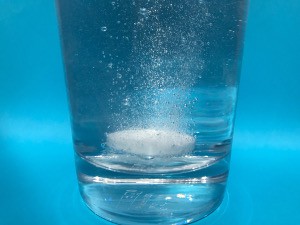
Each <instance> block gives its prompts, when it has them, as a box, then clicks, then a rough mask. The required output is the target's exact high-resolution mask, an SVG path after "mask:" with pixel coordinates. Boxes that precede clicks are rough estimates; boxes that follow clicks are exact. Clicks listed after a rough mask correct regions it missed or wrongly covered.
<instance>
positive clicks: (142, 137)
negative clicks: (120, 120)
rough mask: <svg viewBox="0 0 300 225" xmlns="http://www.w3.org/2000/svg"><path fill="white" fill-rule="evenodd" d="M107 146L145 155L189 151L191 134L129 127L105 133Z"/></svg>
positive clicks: (192, 146)
mask: <svg viewBox="0 0 300 225" xmlns="http://www.w3.org/2000/svg"><path fill="white" fill-rule="evenodd" d="M106 144H107V146H108V147H110V148H113V149H117V150H123V151H126V152H129V153H134V154H138V155H145V156H167V155H178V154H183V153H188V152H191V151H192V150H193V149H194V147H195V138H194V137H193V136H190V135H187V134H184V133H180V132H176V131H169V130H156V129H129V130H123V131H117V132H114V133H109V134H107V142H106Z"/></svg>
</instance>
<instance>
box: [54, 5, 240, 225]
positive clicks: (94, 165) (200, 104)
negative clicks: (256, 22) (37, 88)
mask: <svg viewBox="0 0 300 225" xmlns="http://www.w3.org/2000/svg"><path fill="white" fill-rule="evenodd" d="M57 6H58V15H59V19H60V29H61V38H62V47H63V53H64V63H65V69H66V78H67V85H68V94H69V102H70V109H71V122H72V131H73V140H74V148H75V158H76V168H77V175H78V181H79V187H80V192H81V195H82V197H83V199H84V200H85V202H86V203H87V205H88V207H90V208H91V209H92V210H93V211H94V212H95V213H96V214H98V215H100V216H102V217H104V218H105V219H108V220H111V221H113V222H116V223H118V224H140V223H143V224H153V223H156V224H185V223H189V222H192V221H195V220H198V219H200V218H202V217H204V216H206V215H208V214H209V213H211V212H212V211H213V210H214V209H216V208H217V207H218V205H219V204H220V202H221V201H222V198H223V195H224V190H225V187H226V180H227V176H228V171H229V160H230V150H231V142H232V135H233V123H234V112H235V104H236V95H237V87H238V80H239V79H238V77H239V71H240V64H241V52H242V41H243V33H244V24H245V14H246V9H245V8H246V1H244V0H239V1H231V0H224V1H222V3H220V1H216V0H210V1H209V0H201V1H200V0H189V1H174V0H147V1H146V0H145V1H144V0H141V1H120V0H119V1H117V0H114V1H107V0H105V1H94V0H89V1H71V0H67V1H60V0H58V1H57Z"/></svg>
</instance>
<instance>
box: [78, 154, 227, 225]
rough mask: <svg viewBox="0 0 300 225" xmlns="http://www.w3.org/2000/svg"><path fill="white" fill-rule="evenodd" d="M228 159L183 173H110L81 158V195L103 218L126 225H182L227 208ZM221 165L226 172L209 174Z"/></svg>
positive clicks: (79, 167) (79, 161)
mask: <svg viewBox="0 0 300 225" xmlns="http://www.w3.org/2000/svg"><path fill="white" fill-rule="evenodd" d="M225 159H226V157H225V158H223V160H220V161H217V162H216V163H215V164H213V165H209V166H208V168H203V169H200V170H196V171H189V172H185V173H181V174H177V175H176V174H175V175H174V174H143V173H142V174H127V173H124V172H117V171H110V170H107V169H105V168H99V167H95V165H94V164H91V163H90V162H88V161H86V160H85V159H83V158H81V157H80V156H78V155H77V156H76V165H77V174H78V179H79V188H80V192H81V196H82V197H83V199H84V201H85V203H86V204H87V206H88V207H89V208H90V209H91V210H92V211H93V212H94V213H95V214H97V215H99V216H100V217H102V218H104V219H106V220H108V221H111V222H114V223H117V224H124V225H127V224H128V225H134V224H176V225H177V224H187V223H191V222H194V221H197V220H200V219H202V218H203V217H205V216H207V215H208V214H210V213H211V212H213V211H214V210H215V209H217V208H218V206H219V205H220V204H221V202H222V199H223V195H224V192H225V187H226V180H227V175H228V167H224V160H225ZM218 165H219V167H220V168H223V169H224V170H220V169H219V170H214V171H215V172H218V173H216V174H208V176H205V174H206V172H207V171H209V170H210V167H212V168H218ZM226 168H227V169H226Z"/></svg>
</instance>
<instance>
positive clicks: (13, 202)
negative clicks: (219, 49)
mask: <svg viewBox="0 0 300 225" xmlns="http://www.w3.org/2000/svg"><path fill="white" fill-rule="evenodd" d="M299 12H300V1H299V0H252V1H251V3H250V10H249V19H248V26H247V33H246V42H245V50H244V61H243V70H242V77H241V85H240V93H239V101H238V108H237V117H236V127H235V137H234V145H233V152H232V164H231V173H230V178H229V182H228V191H227V193H226V196H225V199H224V202H223V203H222V205H221V206H220V208H219V209H218V210H217V211H216V212H214V213H213V214H212V215H210V216H209V217H207V218H205V219H204V220H202V221H199V222H197V223H195V225H196V224H198V225H260V224H262V225H269V224H270V225H277V224H278V225H279V224H284V225H289V224H292V225H294V224H299V223H300V222H299V221H300V187H299V185H300V105H299V103H300V16H299V15H300V13H299ZM25 224H30V225H56V224H57V225H82V224H88V225H95V224H110V223H109V222H107V221H104V220H102V219H100V218H98V217H97V216H95V215H94V214H93V213H92V212H90V211H89V210H88V209H87V208H86V207H85V205H84V204H83V202H82V200H81V199H80V197H79V193H78V190H77V184H76V177H75V170H74V160H73V149H72V143H71V133H70V126H69V118H68V105H67V100H66V92H65V86H64V76H63V67H62V60H61V53H60V46H59V39H58V29H57V20H56V14H55V6H54V2H52V1H43V0H27V1H22V0H14V1H12V0H0V225H25Z"/></svg>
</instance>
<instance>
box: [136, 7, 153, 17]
mask: <svg viewBox="0 0 300 225" xmlns="http://www.w3.org/2000/svg"><path fill="white" fill-rule="evenodd" d="M139 14H141V15H143V16H145V17H148V16H149V15H150V14H151V11H150V10H148V9H146V8H140V11H139Z"/></svg>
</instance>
